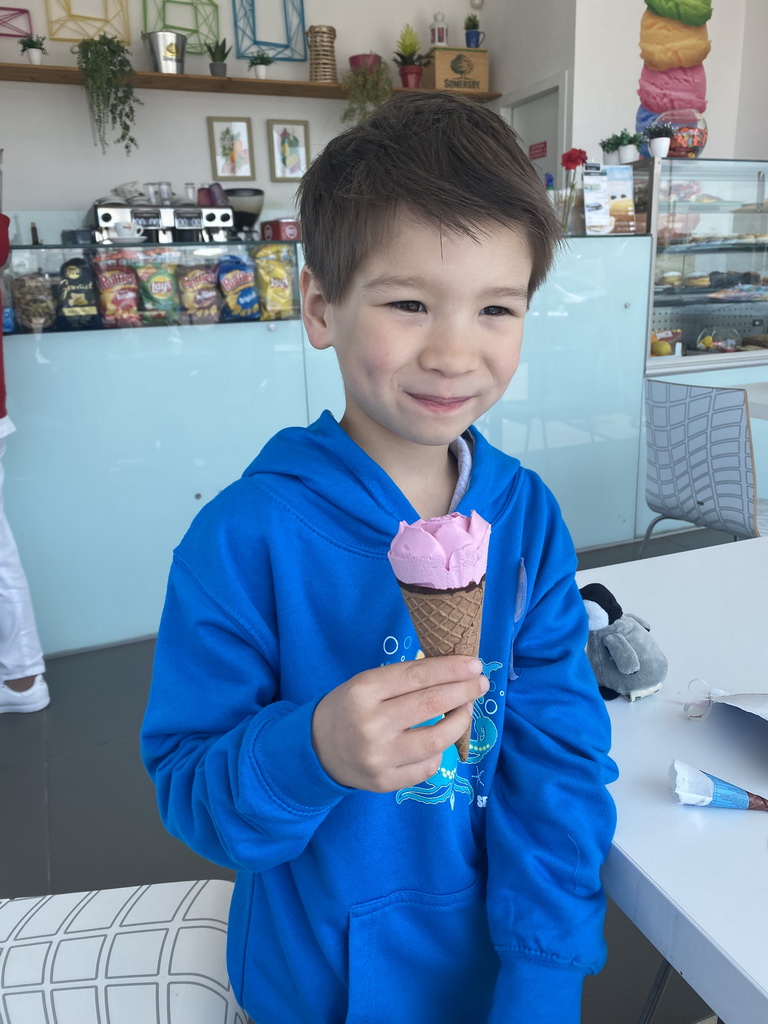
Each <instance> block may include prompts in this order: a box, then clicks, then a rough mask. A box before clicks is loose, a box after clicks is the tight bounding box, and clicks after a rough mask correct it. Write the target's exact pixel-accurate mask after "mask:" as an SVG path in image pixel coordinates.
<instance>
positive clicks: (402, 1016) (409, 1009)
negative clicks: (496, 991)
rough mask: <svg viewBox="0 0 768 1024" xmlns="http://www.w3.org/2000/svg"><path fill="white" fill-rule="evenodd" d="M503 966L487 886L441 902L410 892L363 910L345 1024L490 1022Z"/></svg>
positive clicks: (354, 920) (356, 916) (352, 951)
mask: <svg viewBox="0 0 768 1024" xmlns="http://www.w3.org/2000/svg"><path fill="white" fill-rule="evenodd" d="M498 968H499V960H498V957H497V955H496V952H495V950H494V949H493V946H492V944H491V939H490V934H489V931H488V917H487V912H486V906H485V883H484V880H478V881H477V882H475V883H474V884H473V885H472V886H470V887H469V888H468V889H463V890H461V891H460V892H457V893H450V894H448V895H443V896H434V895H431V894H429V893H421V892H413V891H406V892H397V893H393V894H392V895H391V896H386V897H383V898H382V899H379V900H371V901H370V902H368V903H362V904H358V905H357V906H355V907H353V908H352V911H351V914H350V928H349V1012H348V1016H347V1019H346V1024H381V1022H382V1021H385V1020H392V1021H397V1022H398V1024H427V1022H431V1021H435V1022H438V1021H439V1022H440V1024H454V1022H455V1024H467V1022H468V1021H479V1020H485V1019H486V1018H487V1016H488V1014H489V1012H490V1008H491V996H492V992H493V985H494V982H495V979H496V975H497V973H498Z"/></svg>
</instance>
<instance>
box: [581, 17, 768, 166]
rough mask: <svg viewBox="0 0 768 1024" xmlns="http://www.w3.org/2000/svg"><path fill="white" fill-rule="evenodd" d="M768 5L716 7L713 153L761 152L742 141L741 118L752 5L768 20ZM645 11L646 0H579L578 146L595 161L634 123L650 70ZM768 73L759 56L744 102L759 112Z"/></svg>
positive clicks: (711, 75) (709, 65)
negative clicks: (602, 143)
mask: <svg viewBox="0 0 768 1024" xmlns="http://www.w3.org/2000/svg"><path fill="white" fill-rule="evenodd" d="M765 6H766V3H765V0H714V3H713V5H712V11H713V13H712V18H711V19H710V21H709V22H708V23H707V27H708V30H709V36H710V39H711V41H712V50H711V52H710V54H709V56H708V57H707V59H706V61H705V64H704V67H705V70H706V72H707V99H708V104H709V105H708V107H707V111H706V114H705V117H706V121H707V125H708V128H709V141H708V143H707V147H706V149H705V151H704V154H703V155H704V156H705V157H709V158H722V159H725V158H737V159H749V158H753V157H754V158H757V157H758V156H759V155H760V154H759V153H756V152H753V151H752V147H751V145H750V142H749V139H747V138H745V137H742V136H740V137H739V138H738V140H737V122H738V120H739V111H740V93H741V78H742V47H743V45H744V41H745V38H744V37H745V11H746V9H747V8H750V9H752V8H760V9H761V10H760V11H759V14H758V13H757V12H754V13H753V17H754V20H755V22H757V21H758V20H759V21H760V22H761V24H762V25H764V24H765V17H766V11H765V9H764V8H765ZM645 10H646V7H645V4H644V3H643V0H614V2H613V3H612V4H611V5H610V6H608V5H606V4H605V0H576V35H575V56H574V84H573V134H572V145H574V146H578V147H579V148H581V149H586V150H587V152H588V153H589V156H590V158H591V159H599V158H600V147H599V140H600V139H601V138H604V137H605V136H606V135H611V134H613V133H614V132H618V131H620V130H621V129H622V128H628V129H630V130H633V129H634V124H635V117H636V114H637V108H638V106H639V103H640V100H639V99H638V96H637V87H638V83H639V79H640V72H641V71H642V68H643V63H642V60H641V58H640V50H639V38H640V19H641V17H642V15H643V12H644V11H645ZM764 38H765V36H764V35H763V36H762V37H760V36H758V37H757V38H756V39H755V40H754V41H751V44H750V45H751V46H752V48H753V49H755V47H756V46H757V45H758V40H760V39H762V40H764ZM755 53H757V51H756V50H755ZM762 71H763V69H762V68H759V67H758V64H757V57H755V60H754V69H753V72H752V80H753V86H754V87H753V88H752V91H751V93H750V94H745V95H743V104H744V106H746V107H748V108H749V109H750V110H752V111H754V114H753V116H754V117H755V118H757V117H758V111H759V108H760V106H761V103H760V100H759V96H760V94H761V91H762V90H763V89H764V76H763V75H762ZM761 79H762V80H761ZM758 83H759V85H758Z"/></svg>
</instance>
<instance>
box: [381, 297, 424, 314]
mask: <svg viewBox="0 0 768 1024" xmlns="http://www.w3.org/2000/svg"><path fill="white" fill-rule="evenodd" d="M387 305H388V306H389V307H390V309H401V310H402V311H403V312H404V313H424V312H426V309H425V306H424V303H423V302H419V301H418V300H417V299H405V300H403V301H401V302H388V303H387Z"/></svg>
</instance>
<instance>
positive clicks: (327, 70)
mask: <svg viewBox="0 0 768 1024" xmlns="http://www.w3.org/2000/svg"><path fill="white" fill-rule="evenodd" d="M305 35H306V37H307V39H308V40H309V80H310V82H336V81H338V79H337V78H336V51H335V49H334V40H335V39H336V29H335V28H334V27H333V25H310V26H309V28H308V29H307V31H306V32H305Z"/></svg>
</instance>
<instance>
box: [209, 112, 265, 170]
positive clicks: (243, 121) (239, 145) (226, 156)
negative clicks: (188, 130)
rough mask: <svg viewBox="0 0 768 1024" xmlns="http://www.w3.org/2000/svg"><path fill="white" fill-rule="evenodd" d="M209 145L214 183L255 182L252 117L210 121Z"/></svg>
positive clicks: (212, 118) (212, 119)
mask: <svg viewBox="0 0 768 1024" xmlns="http://www.w3.org/2000/svg"><path fill="white" fill-rule="evenodd" d="M207 121H208V143H209V146H210V151H211V171H212V172H213V180H214V181H255V179H256V162H255V159H254V152H253V133H252V131H251V119H250V117H209V118H207Z"/></svg>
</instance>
